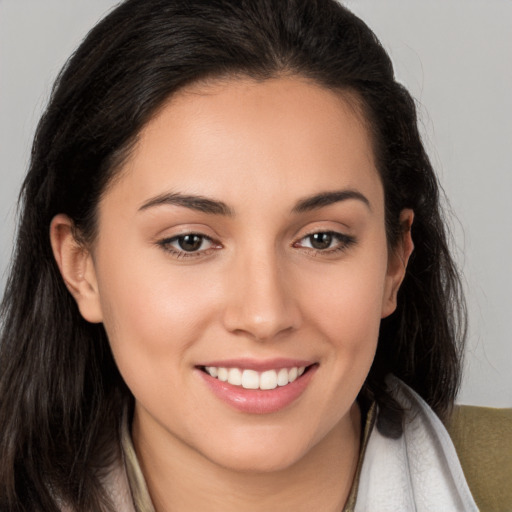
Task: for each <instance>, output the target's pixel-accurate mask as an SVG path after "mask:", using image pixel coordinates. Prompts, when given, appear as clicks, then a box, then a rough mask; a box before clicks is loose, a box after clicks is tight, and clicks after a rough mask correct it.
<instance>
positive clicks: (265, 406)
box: [196, 359, 318, 414]
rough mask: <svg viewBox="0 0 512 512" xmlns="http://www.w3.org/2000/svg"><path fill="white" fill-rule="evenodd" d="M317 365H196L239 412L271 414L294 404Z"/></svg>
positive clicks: (217, 393)
mask: <svg viewBox="0 0 512 512" xmlns="http://www.w3.org/2000/svg"><path fill="white" fill-rule="evenodd" d="M317 368H318V364H315V363H312V362H310V361H297V360H284V359H281V360H274V361H267V362H259V361H254V360H238V361H234V360H232V361H219V362H210V363H208V364H205V365H200V366H198V367H196V369H197V370H199V372H198V373H199V374H200V376H201V378H202V379H203V381H204V382H205V384H206V385H207V387H208V388H209V390H210V391H212V392H213V394H214V395H215V396H216V397H217V398H220V399H221V400H222V401H223V402H224V403H226V404H228V405H229V406H231V407H233V408H234V409H237V410H238V411H240V412H244V413H249V414H269V413H273V412H277V411H280V410H282V409H285V408H287V407H289V406H291V405H292V404H293V403H294V402H295V401H296V400H297V399H298V398H299V397H300V396H301V395H302V394H303V393H304V391H305V390H306V389H307V387H308V385H309V383H310V382H311V380H312V378H313V375H314V374H315V373H316V370H317Z"/></svg>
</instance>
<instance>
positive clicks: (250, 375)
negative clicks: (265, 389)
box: [242, 370, 260, 389]
mask: <svg viewBox="0 0 512 512" xmlns="http://www.w3.org/2000/svg"><path fill="white" fill-rule="evenodd" d="M242 387H243V388H245V389H258V388H259V387H260V376H259V375H258V372H256V371H254V370H244V372H243V373H242Z"/></svg>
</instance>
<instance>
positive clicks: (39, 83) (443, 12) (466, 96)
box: [0, 0, 512, 407]
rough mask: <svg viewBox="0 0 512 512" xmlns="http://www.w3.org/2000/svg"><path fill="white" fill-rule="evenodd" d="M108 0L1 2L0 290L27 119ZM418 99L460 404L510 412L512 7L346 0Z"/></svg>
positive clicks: (34, 115) (488, 0)
mask: <svg viewBox="0 0 512 512" xmlns="http://www.w3.org/2000/svg"><path fill="white" fill-rule="evenodd" d="M116 3H117V2H115V1H113V0H87V1H84V0H0V178H1V186H0V290H3V287H4V284H5V273H6V269H7V265H8V261H9V258H10V253H11V250H12V240H13V233H14V229H15V228H14V225H15V209H16V206H15V204H16V197H17V194H18V189H19V186H20V183H21V180H22V177H23V174H24V172H25V169H26V167H27V163H28V157H29V150H30V144H31V139H32V136H33V132H34V129H35V124H36V122H37V120H38V118H39V116H40V113H41V110H42V108H43V107H44V105H45V103H46V101H47V98H48V94H49V91H50V87H51V84H52V82H53V79H54V78H55V76H56V74H57V72H58V71H59V69H60V67H61V65H62V64H63V63H64V61H65V59H66V58H67V57H68V56H69V55H70V54H71V52H72V51H73V49H74V48H75V47H76V46H77V44H78V43H79V42H80V40H81V39H82V38H83V36H84V35H85V34H86V32H87V31H88V30H89V29H90V28H91V27H92V26H93V24H94V23H95V22H96V21H97V20H98V19H99V18H100V17H101V16H102V15H103V14H104V13H105V12H107V11H108V10H109V9H110V8H111V7H112V6H113V5H115V4H116ZM346 4H347V5H348V6H349V7H350V8H351V9H352V10H353V11H354V12H355V13H356V14H358V15H359V16H361V17H362V18H363V19H364V20H365V21H366V22H367V23H368V25H369V26H370V27H371V28H372V29H373V30H374V31H375V32H376V34H377V36H378V37H379V38H380V40H381V42H382V43H383V45H384V46H385V48H386V49H387V50H388V51H389V52H390V54H391V57H392V58H393V61H394V63H395V69H396V73H397V76H398V78H399V79H400V81H402V82H403V83H404V84H405V85H406V86H407V87H408V89H409V90H410V91H411V93H412V94H413V96H414V97H415V98H416V99H417V102H418V108H419V114H420V122H421V128H422V133H423V137H424V141H425V144H426V147H427V150H428V152H429V154H430V157H431V159H432V161H433V164H434V166H435V168H436V169H437V170H438V172H439V175H440V179H441V182H442V184H443V187H444V189H445V191H446V194H447V196H448V197H449V199H450V208H451V210H452V211H453V212H454V213H455V215H456V217H455V218H454V220H453V222H452V229H453V233H454V235H455V240H456V242H455V246H454V249H455V251H456V256H457V259H458V261H459V263H460V265H461V268H462V269H463V271H464V278H465V284H466V291H467V297H468V302H469V314H470V318H469V319H470V331H469V344H468V351H467V358H466V373H465V379H464V384H463V388H462V392H461V394H460V397H459V402H461V403H471V404H476V405H490V406H498V407H500V406H502V407H503V406H508V407H510V406H512V364H511V361H512V343H511V331H512V301H511V294H512V229H511V224H512V222H511V218H512V213H511V208H512V172H511V171H512V163H511V162H512V159H511V151H510V147H511V144H512V92H511V91H512V1H511V0H429V1H425V0H348V1H346Z"/></svg>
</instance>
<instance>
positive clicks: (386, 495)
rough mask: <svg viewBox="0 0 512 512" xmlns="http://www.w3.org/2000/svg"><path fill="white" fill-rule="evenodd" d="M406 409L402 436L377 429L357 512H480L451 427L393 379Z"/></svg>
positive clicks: (368, 452)
mask: <svg viewBox="0 0 512 512" xmlns="http://www.w3.org/2000/svg"><path fill="white" fill-rule="evenodd" d="M387 383H388V385H389V386H390V388H391V390H392V393H393V396H394V398H395V399H396V400H397V401H398V402H399V404H400V405H401V406H402V407H403V408H404V410H405V425H404V432H403V435H402V436H401V437H399V438H398V439H391V438H389V437H385V436H383V435H382V434H381V433H380V432H379V431H378V429H377V428H374V429H373V431H372V433H371V435H370V438H369V440H368V444H367V447H366V453H365V457H364V461H363V465H362V468H361V475H360V480H359V489H358V493H357V501H356V506H355V509H354V510H355V512H434V511H435V512H456V511H461V512H478V508H477V506H476V504H475V502H474V500H473V497H472V496H471V492H470V490H469V487H468V484H467V483H466V479H465V478H464V473H463V471H462V468H461V465H460V462H459V459H458V457H457V454H456V452H455V448H454V446H453V443H452V441H451V439H450V436H449V434H448V432H447V431H446V429H445V427H444V426H443V424H442V423H441V421H440V420H439V418H438V417H437V416H436V415H435V413H434V412H433V411H432V409H430V407H429V406H428V405H427V404H426V403H425V401H424V400H423V399H422V398H421V397H420V396H419V395H418V394H417V393H415V392H414V391H413V390H412V389H411V388H409V387H408V386H406V385H405V384H404V383H403V382H402V381H400V380H399V379H397V378H396V377H388V380H387Z"/></svg>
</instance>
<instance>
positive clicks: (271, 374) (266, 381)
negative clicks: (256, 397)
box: [260, 370, 277, 389]
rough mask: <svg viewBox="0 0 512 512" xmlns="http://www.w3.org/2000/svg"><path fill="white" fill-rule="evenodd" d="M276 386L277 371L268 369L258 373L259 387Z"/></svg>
mask: <svg viewBox="0 0 512 512" xmlns="http://www.w3.org/2000/svg"><path fill="white" fill-rule="evenodd" d="M274 388H277V373H276V371H275V370H268V371H266V372H263V373H262V374H261V375H260V389H274Z"/></svg>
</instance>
